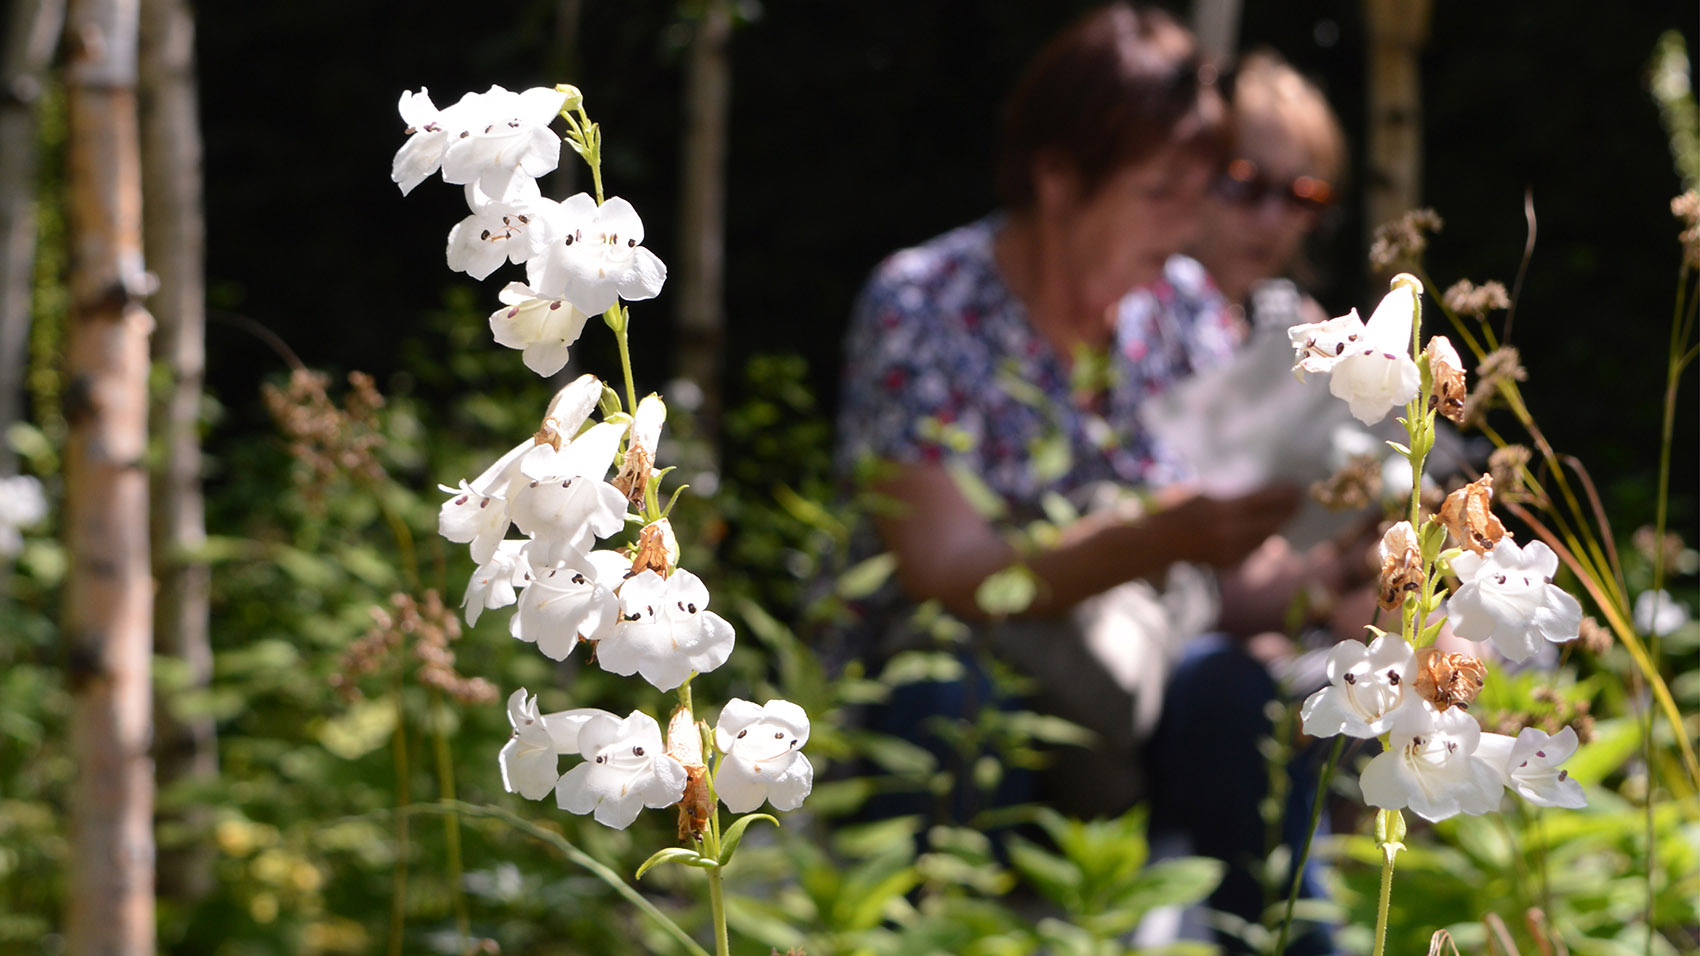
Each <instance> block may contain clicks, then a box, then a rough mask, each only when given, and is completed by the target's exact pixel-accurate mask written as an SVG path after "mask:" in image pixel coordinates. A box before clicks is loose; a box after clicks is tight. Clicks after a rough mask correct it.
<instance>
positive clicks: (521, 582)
mask: <svg viewBox="0 0 1700 956" xmlns="http://www.w3.org/2000/svg"><path fill="white" fill-rule="evenodd" d="M527 543H528V542H525V541H522V540H520V539H519V538H507V539H505V540H502V541H500V542H498V543H497V545H496V553H495V554H493V555H491V556H490V560H488V561H486V562H484V563H483V564H480V565H479V566H478V567H476V568H474V569H473V571H472V579H471V580H469V581H468V582H467V583H466V598H465V599H464V600H462V601H461V602H460V606H461V607H463V608H465V609H466V626H467V627H471V626H473V625H474V624H477V623H478V618H479V615H481V614H483V613H484V612H485V611H487V610H491V611H493V610H495V609H496V608H500V607H507V606H508V605H510V604H512V603H514V602H515V601H517V600H519V597H518V592H517V591H515V588H521V587H524V586H525V584H526V579H527V577H528V575H529V574H530V572H531V568H530V566H529V565H528V564H527V563H526V560H525V546H526V544H527Z"/></svg>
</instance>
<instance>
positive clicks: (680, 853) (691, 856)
mask: <svg viewBox="0 0 1700 956" xmlns="http://www.w3.org/2000/svg"><path fill="white" fill-rule="evenodd" d="M699 861H700V862H708V863H713V862H714V861H712V860H705V858H704V857H703V855H702V854H701V853H698V852H697V851H695V850H693V849H691V848H690V847H684V846H670V847H665V848H663V849H660V850H656V851H655V852H654V853H653V854H651V855H650V857H649V859H647V860H644V861H643V865H642V866H640V867H638V868H637V875H636V876H635V877H633V879H639V880H641V879H643V875H644V874H645V873H648V872H649V871H650V870H652V869H654V868H655V867H658V866H660V865H661V864H663V863H684V864H687V865H693V866H694V865H696V864H697V863H698V862H699Z"/></svg>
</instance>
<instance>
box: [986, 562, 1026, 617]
mask: <svg viewBox="0 0 1700 956" xmlns="http://www.w3.org/2000/svg"><path fill="white" fill-rule="evenodd" d="M1038 595H1039V579H1038V578H1037V577H1036V576H1035V575H1034V574H1033V572H1032V570H1031V569H1029V568H1028V567H1027V566H1026V565H1024V564H1012V565H1010V566H1009V567H1007V568H1004V569H1003V570H1002V571H994V572H992V573H991V574H989V575H987V576H986V579H985V580H984V581H981V582H980V586H979V587H977V588H975V589H974V602H975V603H976V604H978V605H979V606H980V610H982V611H985V612H986V613H987V614H989V615H991V616H992V617H1006V616H1008V615H1011V614H1020V613H1021V612H1022V611H1025V610H1027V609H1028V608H1029V607H1031V606H1032V605H1033V599H1034V598H1035V597H1037V596H1038Z"/></svg>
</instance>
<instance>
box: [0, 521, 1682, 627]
mask: <svg viewBox="0 0 1700 956" xmlns="http://www.w3.org/2000/svg"><path fill="white" fill-rule="evenodd" d="M0 520H3V519H0ZM1633 617H1634V620H1635V630H1636V631H1639V632H1640V633H1642V634H1657V635H1658V636H1660V637H1665V636H1667V635H1670V634H1675V633H1676V632H1677V631H1679V630H1681V629H1682V626H1683V625H1684V624H1687V623H1688V608H1686V607H1684V606H1683V605H1682V604H1680V603H1678V602H1677V600H1676V598H1674V597H1672V596H1671V593H1670V592H1669V591H1666V590H1665V589H1664V588H1660V589H1658V590H1657V591H1642V592H1641V593H1640V594H1637V595H1636V596H1635V609H1634V612H1633Z"/></svg>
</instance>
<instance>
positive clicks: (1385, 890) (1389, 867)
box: [1373, 844, 1399, 956]
mask: <svg viewBox="0 0 1700 956" xmlns="http://www.w3.org/2000/svg"><path fill="white" fill-rule="evenodd" d="M1398 852H1399V851H1398V850H1397V849H1395V848H1394V847H1393V846H1392V845H1390V844H1382V847H1381V854H1382V855H1381V898H1380V900H1379V901H1378V902H1377V903H1376V905H1375V952H1374V953H1373V956H1384V954H1385V953H1386V951H1387V909H1388V906H1389V904H1391V903H1392V902H1393V857H1394V855H1396V854H1397V853H1398Z"/></svg>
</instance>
